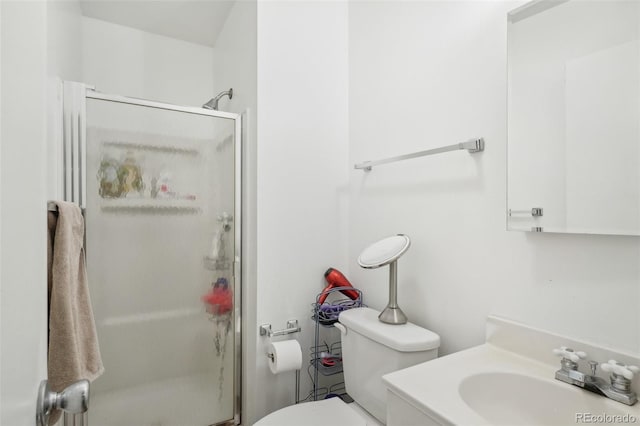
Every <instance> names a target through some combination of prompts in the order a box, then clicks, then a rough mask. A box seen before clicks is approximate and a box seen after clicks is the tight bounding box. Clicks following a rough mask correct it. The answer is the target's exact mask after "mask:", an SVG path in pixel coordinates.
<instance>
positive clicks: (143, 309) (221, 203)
mask: <svg viewBox="0 0 640 426" xmlns="http://www.w3.org/2000/svg"><path fill="white" fill-rule="evenodd" d="M63 85H64V91H63V93H64V100H63V104H64V107H63V111H64V112H63V122H64V125H63V130H64V131H63V134H64V137H63V141H62V142H61V143H60V144H59V145H60V147H59V151H58V157H59V158H60V159H61V163H62V164H63V166H62V167H61V173H60V174H61V176H62V177H61V181H60V187H61V192H62V194H63V198H64V199H66V200H68V201H74V202H77V203H79V204H80V205H81V207H83V208H84V209H85V210H84V211H85V223H86V255H87V273H88V282H89V289H90V292H91V299H92V305H93V310H94V316H95V321H96V327H97V332H98V339H99V344H100V350H101V354H102V358H103V362H104V366H105V373H104V375H103V376H102V377H100V378H98V379H97V380H96V381H95V382H94V383H93V384H92V387H91V402H90V410H89V413H88V422H89V424H90V425H91V426H102V425H145V426H152V425H153V426H155V425H185V426H186V425H193V426H195V425H218V424H225V425H226V424H238V423H239V421H240V383H241V382H240V371H241V361H240V360H241V358H240V350H241V347H240V342H241V328H240V324H241V323H240V305H241V304H240V297H241V276H240V272H241V267H240V266H241V247H240V241H241V235H240V232H241V222H240V221H241V216H242V215H241V205H240V203H241V193H240V191H241V187H242V185H241V176H242V173H241V157H242V155H241V154H242V144H241V117H240V115H238V114H232V113H227V112H222V111H216V110H212V109H206V108H200V107H184V106H176V105H170V104H164V103H159V102H155V101H148V100H142V99H133V98H127V97H124V96H119V95H110V94H104V93H100V92H98V91H96V90H93V89H92V88H90V87H88V86H85V85H84V84H80V83H69V82H65V83H64V84H63Z"/></svg>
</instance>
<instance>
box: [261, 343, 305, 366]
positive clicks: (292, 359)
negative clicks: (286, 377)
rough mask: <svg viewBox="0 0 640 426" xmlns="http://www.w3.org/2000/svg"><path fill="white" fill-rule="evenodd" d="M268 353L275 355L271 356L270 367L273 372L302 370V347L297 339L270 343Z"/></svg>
mask: <svg viewBox="0 0 640 426" xmlns="http://www.w3.org/2000/svg"><path fill="white" fill-rule="evenodd" d="M267 353H268V354H272V355H273V357H269V369H270V370H271V372H272V373H273V374H279V373H283V372H285V371H293V370H300V368H301V367H302V349H300V343H298V341H297V340H285V341H283V342H275V343H270V344H269V348H268V349H267Z"/></svg>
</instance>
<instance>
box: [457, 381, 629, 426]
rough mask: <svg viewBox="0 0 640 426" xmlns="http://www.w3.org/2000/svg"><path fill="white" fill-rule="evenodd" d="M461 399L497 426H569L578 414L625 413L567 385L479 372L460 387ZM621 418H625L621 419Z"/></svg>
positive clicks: (603, 400)
mask: <svg viewBox="0 0 640 426" xmlns="http://www.w3.org/2000/svg"><path fill="white" fill-rule="evenodd" d="M458 391H459V393H460V397H461V398H462V400H463V401H464V402H465V403H466V404H467V405H468V406H469V407H470V408H471V409H472V410H473V411H475V412H476V413H477V414H478V415H480V416H481V417H483V418H484V419H485V420H487V421H488V422H489V423H491V424H494V425H540V426H546V425H567V424H573V423H576V415H577V413H591V414H594V415H598V414H602V413H606V414H608V415H610V416H624V415H625V414H627V412H625V411H624V410H621V409H618V407H615V406H612V404H610V403H608V402H606V401H607V400H606V398H598V397H596V398H593V395H588V392H587V393H585V391H584V390H582V389H578V388H575V387H573V386H569V385H567V384H565V383H561V382H558V381H555V380H554V381H552V380H548V379H538V378H535V377H531V376H525V375H522V374H514V373H499V372H491V373H479V374H473V375H471V376H468V377H465V378H464V379H463V380H462V381H461V382H460V385H459V386H458ZM620 418H622V417H620Z"/></svg>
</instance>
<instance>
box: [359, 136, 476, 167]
mask: <svg viewBox="0 0 640 426" xmlns="http://www.w3.org/2000/svg"><path fill="white" fill-rule="evenodd" d="M460 149H466V150H467V151H469V153H471V154H473V153H476V152H481V151H484V139H482V138H475V139H470V140H468V141H466V142H460V143H457V144H453V145H448V146H443V147H442V148H434V149H427V150H425V151H419V152H414V153H412V154H405V155H399V156H397V157H391V158H385V159H383V160H375V161H364V162H362V163H358V164H356V165H355V166H354V168H355V169H363V170H364V171H367V172H368V171H371V169H372V168H373V166H379V165H381V164H388V163H394V162H396V161H402V160H409V159H411V158H418V157H424V156H427V155H432V154H440V153H442V152H449V151H457V150H460Z"/></svg>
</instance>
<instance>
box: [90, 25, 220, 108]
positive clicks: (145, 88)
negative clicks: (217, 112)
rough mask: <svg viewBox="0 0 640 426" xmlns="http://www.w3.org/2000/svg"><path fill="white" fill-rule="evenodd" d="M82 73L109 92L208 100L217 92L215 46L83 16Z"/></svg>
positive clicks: (187, 102) (195, 102)
mask: <svg viewBox="0 0 640 426" xmlns="http://www.w3.org/2000/svg"><path fill="white" fill-rule="evenodd" d="M82 42H83V43H82V78H83V81H84V82H85V83H87V84H89V85H94V86H96V89H97V90H99V91H101V92H105V93H117V94H121V95H125V96H131V97H138V98H145V99H152V100H157V101H162V102H168V103H173V104H178V105H192V106H193V105H198V106H199V105H202V104H204V103H205V102H206V101H207V100H209V99H210V98H211V96H210V94H211V93H212V92H213V78H212V76H213V49H212V48H210V47H207V46H203V45H199V44H194V43H188V42H185V41H181V40H176V39H173V38H169V37H164V36H160V35H156V34H151V33H147V32H144V31H140V30H136V29H133V28H129V27H125V26H122V25H117V24H112V23H109V22H105V21H100V20H98V19H93V18H87V17H83V18H82Z"/></svg>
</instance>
